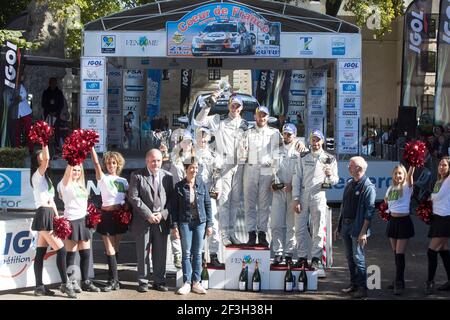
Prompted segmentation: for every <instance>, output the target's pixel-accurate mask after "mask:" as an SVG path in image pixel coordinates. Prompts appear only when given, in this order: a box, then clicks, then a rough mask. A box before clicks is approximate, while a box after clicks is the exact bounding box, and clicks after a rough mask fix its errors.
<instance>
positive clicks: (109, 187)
mask: <svg viewBox="0 0 450 320" xmlns="http://www.w3.org/2000/svg"><path fill="white" fill-rule="evenodd" d="M98 186H99V188H100V193H101V195H102V205H103V206H113V205H116V204H124V203H125V196H126V193H127V190H128V181H127V179H125V178H122V177H119V176H112V175H109V174H102V177H101V179H100V180H98Z"/></svg>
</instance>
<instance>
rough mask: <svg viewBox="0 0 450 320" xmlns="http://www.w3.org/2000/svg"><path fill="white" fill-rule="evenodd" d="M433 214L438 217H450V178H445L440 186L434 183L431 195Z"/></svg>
mask: <svg viewBox="0 0 450 320" xmlns="http://www.w3.org/2000/svg"><path fill="white" fill-rule="evenodd" d="M431 201H432V202H433V213H434V214H437V215H438V216H442V217H445V216H450V178H449V177H447V178H446V179H445V180H444V181H443V182H442V184H439V183H438V182H436V184H435V185H434V188H433V193H432V194H431Z"/></svg>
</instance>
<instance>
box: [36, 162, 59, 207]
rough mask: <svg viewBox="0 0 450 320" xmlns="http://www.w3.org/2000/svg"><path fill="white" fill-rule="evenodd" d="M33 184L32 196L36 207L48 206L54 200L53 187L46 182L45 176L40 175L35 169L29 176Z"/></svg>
mask: <svg viewBox="0 0 450 320" xmlns="http://www.w3.org/2000/svg"><path fill="white" fill-rule="evenodd" d="M31 182H32V184H33V196H34V203H35V204H36V208H39V207H50V206H52V204H53V202H54V197H55V188H53V185H52V184H50V185H49V184H48V183H47V180H46V179H45V176H41V174H40V173H39V170H36V171H35V173H33V176H32V177H31Z"/></svg>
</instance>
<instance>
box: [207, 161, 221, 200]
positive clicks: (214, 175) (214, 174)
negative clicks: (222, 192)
mask: <svg viewBox="0 0 450 320" xmlns="http://www.w3.org/2000/svg"><path fill="white" fill-rule="evenodd" d="M219 177H220V169H217V168H215V169H213V172H212V179H211V180H212V181H211V187H210V188H209V196H210V197H211V199H217V198H218V197H219V190H217V187H216V183H217V180H218V179H219Z"/></svg>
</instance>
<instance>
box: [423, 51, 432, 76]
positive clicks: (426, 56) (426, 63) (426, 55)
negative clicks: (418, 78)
mask: <svg viewBox="0 0 450 320" xmlns="http://www.w3.org/2000/svg"><path fill="white" fill-rule="evenodd" d="M420 71H421V72H422V73H425V72H432V73H434V72H436V52H434V51H425V52H422V55H421V56H420Z"/></svg>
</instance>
